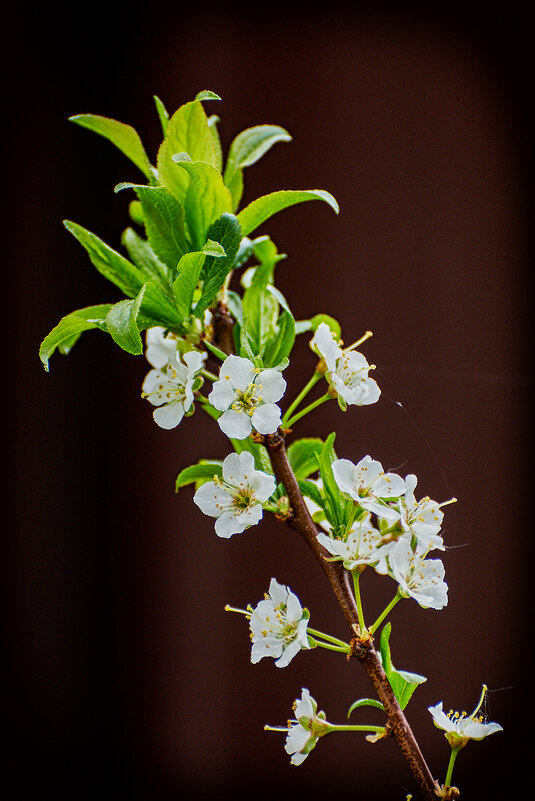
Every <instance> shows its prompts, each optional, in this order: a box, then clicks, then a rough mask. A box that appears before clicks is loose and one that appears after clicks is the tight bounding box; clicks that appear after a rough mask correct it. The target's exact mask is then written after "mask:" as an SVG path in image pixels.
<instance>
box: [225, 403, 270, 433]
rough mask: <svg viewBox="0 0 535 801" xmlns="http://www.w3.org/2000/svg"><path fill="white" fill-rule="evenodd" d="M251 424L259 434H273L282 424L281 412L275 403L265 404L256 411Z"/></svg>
mask: <svg viewBox="0 0 535 801" xmlns="http://www.w3.org/2000/svg"><path fill="white" fill-rule="evenodd" d="M251 423H252V424H253V426H254V428H256V430H257V431H258V433H259V434H273V433H274V432H275V431H276V430H277V429H278V427H279V426H280V424H281V410H280V409H279V407H278V406H276V405H275V404H274V403H264V404H263V406H258V408H256V409H255V410H254V412H253V414H252V417H251ZM233 436H236V435H235V434H233Z"/></svg>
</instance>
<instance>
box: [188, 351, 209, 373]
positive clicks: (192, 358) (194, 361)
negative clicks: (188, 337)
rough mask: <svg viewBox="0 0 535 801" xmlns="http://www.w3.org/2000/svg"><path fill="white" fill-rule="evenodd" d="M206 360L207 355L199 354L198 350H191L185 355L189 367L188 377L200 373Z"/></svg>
mask: <svg viewBox="0 0 535 801" xmlns="http://www.w3.org/2000/svg"><path fill="white" fill-rule="evenodd" d="M205 358H206V354H205V353H199V351H198V350H190V351H188V352H187V353H185V354H184V356H183V359H184V361H185V363H186V364H187V366H188V376H191V375H192V374H193V373H198V372H199V370H201V369H202V366H203V361H204V359H205Z"/></svg>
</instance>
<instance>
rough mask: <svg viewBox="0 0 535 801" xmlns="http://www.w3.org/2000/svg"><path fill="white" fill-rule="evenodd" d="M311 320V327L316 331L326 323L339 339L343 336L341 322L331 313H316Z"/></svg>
mask: <svg viewBox="0 0 535 801" xmlns="http://www.w3.org/2000/svg"><path fill="white" fill-rule="evenodd" d="M309 322H310V327H311V329H312V331H314V332H315V331H317V329H318V328H319V326H320V325H321V323H326V324H327V325H328V326H329V328H330V329H331V331H332V333H333V334H334V336H335V337H336V339H337V340H339V339H340V337H341V336H342V327H341V325H340V323H339V322H338V320H335V318H334V317H331V316H330V315H329V314H315V315H314V317H312V319H311V320H310V321H309Z"/></svg>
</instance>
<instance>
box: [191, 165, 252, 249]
mask: <svg viewBox="0 0 535 801" xmlns="http://www.w3.org/2000/svg"><path fill="white" fill-rule="evenodd" d="M175 166H176V169H177V171H178V172H185V173H187V174H188V175H189V177H190V178H191V181H190V183H189V185H188V190H187V193H186V195H185V197H184V201H183V204H182V205H183V206H184V216H185V224H186V231H187V234H188V236H189V241H190V243H191V246H192V249H193V250H200V249H201V248H202V246H203V244H204V243H205V242H206V239H207V237H208V230H209V228H210V226H211V225H212V224H213V223H214V222H215V221H216V220H217V219H218V218H219V217H221V215H222V214H224V213H225V212H232V203H231V198H230V192H229V190H228V189H227V187H226V186H225V185H224V183H223V178H222V176H221V174H220V173H219V172H218V171H217V170H216V169H215V168H214V167H212V166H210V164H205V163H204V162H201V161H194V162H192V161H181V162H179V163H178V164H176V165H175ZM211 238H212V239H215V237H213V236H212V237H211ZM240 238H241V236H240Z"/></svg>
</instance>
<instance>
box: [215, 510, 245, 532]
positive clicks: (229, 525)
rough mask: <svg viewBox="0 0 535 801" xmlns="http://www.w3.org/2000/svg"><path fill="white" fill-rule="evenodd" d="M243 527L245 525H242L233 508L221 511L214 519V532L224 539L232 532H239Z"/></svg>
mask: <svg viewBox="0 0 535 801" xmlns="http://www.w3.org/2000/svg"><path fill="white" fill-rule="evenodd" d="M244 529H245V526H243V525H242V523H241V521H240V519H239V518H238V517H237V515H236V512H235V510H234V509H232V510H231V511H227V512H223V514H222V515H221V517H218V518H217V520H216V521H215V533H216V534H217V536H218V537H224V538H225V539H228V538H229V537H232V535H233V534H241V533H242V531H244Z"/></svg>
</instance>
